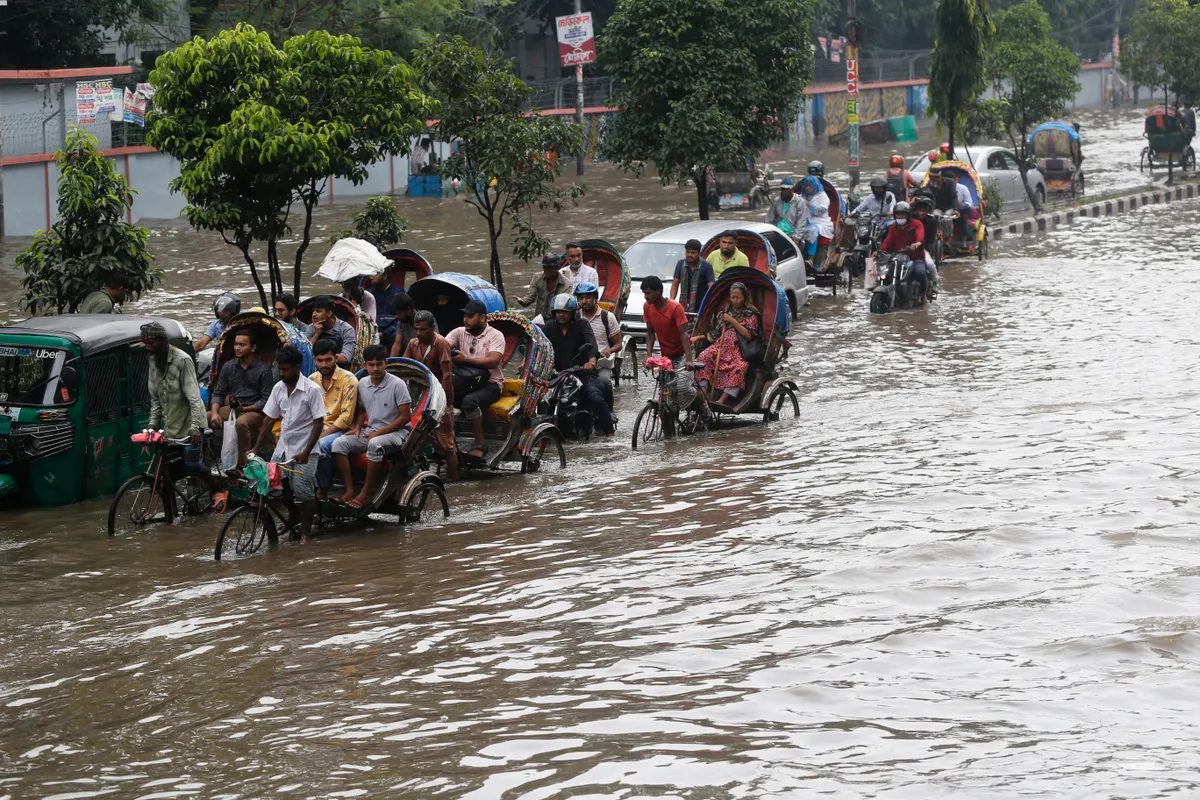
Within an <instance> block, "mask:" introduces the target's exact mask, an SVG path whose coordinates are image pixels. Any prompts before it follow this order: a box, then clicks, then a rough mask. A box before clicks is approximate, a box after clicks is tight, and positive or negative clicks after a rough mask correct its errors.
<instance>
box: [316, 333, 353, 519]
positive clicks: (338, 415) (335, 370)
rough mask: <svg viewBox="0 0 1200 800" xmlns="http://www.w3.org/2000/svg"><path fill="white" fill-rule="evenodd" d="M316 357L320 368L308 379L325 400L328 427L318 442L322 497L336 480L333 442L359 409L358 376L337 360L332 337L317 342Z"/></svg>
mask: <svg viewBox="0 0 1200 800" xmlns="http://www.w3.org/2000/svg"><path fill="white" fill-rule="evenodd" d="M315 349H316V353H315V354H314V358H313V360H314V361H315V362H316V366H317V369H316V371H315V372H313V373H312V374H311V375H309V376H308V377H309V380H311V381H312V382H313V383H315V384H317V386H318V387H319V388H320V389H321V394H322V396H323V397H324V400H325V428H324V429H323V430H322V432H321V440H320V441H319V442H318V443H317V445H318V446H319V447H320V448H321V465H320V467H319V468H318V469H317V485H318V486H319V487H320V489H319V491H320V494H321V497H322V498H323V497H324V496H325V490H326V489H328V488H329V486H330V484H331V483H333V443H334V442H336V441H337V440H338V439H340V438H341V437H342V436H345V435H346V431H348V430H350V429H351V428H353V427H354V414H355V412H356V410H357V409H358V378H355V377H354V373H352V372H350V371H349V370H346V369H342V368H341V367H339V366H338V364H337V352H338V351H337V345H335V344H334V343H333V342H332V341H330V340H329V339H322V340H321V341H319V342H317V346H316V348H315Z"/></svg>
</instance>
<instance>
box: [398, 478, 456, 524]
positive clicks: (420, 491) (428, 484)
mask: <svg viewBox="0 0 1200 800" xmlns="http://www.w3.org/2000/svg"><path fill="white" fill-rule="evenodd" d="M439 511H440V512H441V513H440V515H439V513H438V512H439ZM438 516H441V518H442V519H446V518H447V517H449V516H450V503H449V502H447V500H446V492H445V491H443V490H442V487H441V486H438V485H437V483H435V482H434V481H432V480H426V481H422V483H421V485H420V486H418V487H417V488H416V489H415V490H414V491H413V494H412V497H410V498H409V500H408V505H407V506H405V507H404V512H403V513H402V514H401V515H400V524H401V525H419V524H421V523H425V522H432V521H433V520H435V519H437V518H438Z"/></svg>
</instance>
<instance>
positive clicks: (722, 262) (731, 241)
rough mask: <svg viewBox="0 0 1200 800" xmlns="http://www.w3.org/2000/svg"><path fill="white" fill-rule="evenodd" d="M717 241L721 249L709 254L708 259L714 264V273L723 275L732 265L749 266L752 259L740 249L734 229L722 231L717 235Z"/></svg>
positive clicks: (719, 275)
mask: <svg viewBox="0 0 1200 800" xmlns="http://www.w3.org/2000/svg"><path fill="white" fill-rule="evenodd" d="M717 243H718V244H719V245H720V249H719V250H717V251H715V252H713V253H709V254H708V261H709V263H710V264H712V268H713V275H715V276H716V277H718V278H719V277H721V273H722V272H724V271H725V270H727V269H729V268H730V267H748V266H750V259H748V258H746V254H745V253H743V252H742V251H741V250H739V249H738V246H737V234H736V233H734V232H733V231H722V233H721V235H720V236H719V237H717Z"/></svg>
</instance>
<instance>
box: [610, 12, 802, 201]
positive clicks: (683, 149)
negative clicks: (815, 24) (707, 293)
mask: <svg viewBox="0 0 1200 800" xmlns="http://www.w3.org/2000/svg"><path fill="white" fill-rule="evenodd" d="M811 9H812V3H811V0H620V2H619V3H618V4H617V9H616V12H615V13H614V14H613V16H612V18H611V19H610V20H609V21H608V25H607V26H606V27H605V29H604V31H603V32H602V34H601V35H600V37H599V40H598V42H597V46H598V48H599V57H600V63H601V64H602V65H603V66H604V68H605V70H607V72H608V74H610V75H612V76H613V77H614V78H615V79H616V86H617V88H616V90H615V91H614V95H613V98H612V100H611V104H612V105H615V106H617V107H618V108H619V109H620V110H619V111H618V112H617V114H616V116H615V117H614V119H613V120H612V122H611V123H610V124H609V126H608V129H607V131H606V132H605V140H604V150H605V152H606V153H607V155H608V157H609V159H610V160H612V161H613V162H614V163H615V164H617V165H618V166H619V167H621V168H623V169H627V170H631V171H634V172H636V173H640V172H641V171H642V170H643V169H644V167H645V165H646V164H647V163H649V162H653V164H654V166H655V168H656V169H657V171H658V175H659V178H660V179H661V180H662V181H663V182H664V183H670V182H678V183H682V182H683V181H686V180H688V179H694V180H696V184H697V195H698V196H697V200H698V204H699V208H700V217H701V219H707V218H708V209H707V202H706V195H707V191H706V187H705V185H704V183H705V181H704V168H705V167H706V166H707V165H712V166H714V167H717V168H721V167H727V166H734V165H737V166H739V167H741V166H742V165H744V164H745V163H746V160H747V159H750V158H755V157H757V156H758V154H759V153H760V152H762V151H763V150H764V149H766V147H767V146H768V145H770V144H771V143H772V142H775V141H777V140H778V139H780V138H781V136H782V134H783V126H784V125H786V124H787V121H789V120H792V119H794V118H795V115H796V112H797V111H798V109H799V103H800V99H801V97H802V93H803V90H804V87H805V85H806V84H807V83H808V82H809V80H811V78H812V53H811V52H810V50H809V38H810V37H809V26H810V11H811Z"/></svg>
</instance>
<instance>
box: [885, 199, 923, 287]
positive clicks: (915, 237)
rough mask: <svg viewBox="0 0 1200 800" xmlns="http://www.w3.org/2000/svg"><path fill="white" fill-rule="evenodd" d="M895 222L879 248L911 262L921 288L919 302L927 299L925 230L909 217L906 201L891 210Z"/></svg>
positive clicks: (905, 261)
mask: <svg viewBox="0 0 1200 800" xmlns="http://www.w3.org/2000/svg"><path fill="white" fill-rule="evenodd" d="M892 213H893V214H895V217H896V224H895V225H893V226H892V227H890V228H888V233H887V236H885V237H883V243H882V244H881V245H879V249H880V250H881V251H882V252H884V253H898V254H899V259H900V261H901V262H902V263H907V262H909V261H911V262H912V267H913V274H914V275H916V276H917V286H919V287H920V289H921V303H922V304H924V303H925V302H926V301H928V299H929V273H928V272H927V271H926V269H925V267H926V263H925V231H924V229H923V228H922V226H921V223H920V222H918V221H917V220H914V219H909V214H910V211H909V207H908V203H905V202H903V201H901V202H899V203H896V208H895V210H894V211H893V212H892Z"/></svg>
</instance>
